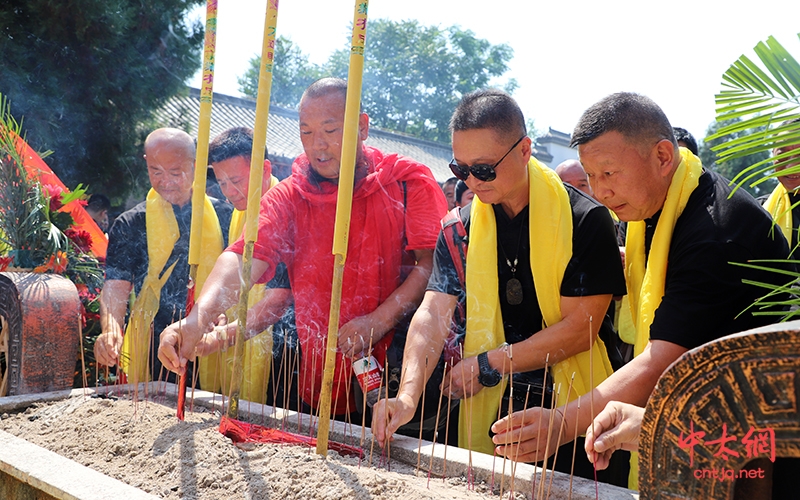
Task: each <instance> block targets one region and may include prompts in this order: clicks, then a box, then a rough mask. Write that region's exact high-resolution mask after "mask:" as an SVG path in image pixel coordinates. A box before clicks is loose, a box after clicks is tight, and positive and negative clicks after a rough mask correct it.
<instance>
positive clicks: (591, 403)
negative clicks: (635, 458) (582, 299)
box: [589, 316, 600, 500]
mask: <svg viewBox="0 0 800 500" xmlns="http://www.w3.org/2000/svg"><path fill="white" fill-rule="evenodd" d="M592 341H593V339H592V317H591V316H589V413H590V414H591V416H592V435H595V433H594V361H593V359H592V358H594V356H593V354H594V353H593V351H594V349H592V345H593V342H592ZM592 466H593V469H594V490H595V497H596V498H597V499H598V500H599V499H600V489H599V487H598V485H597V461H596V460H595V461H593V462H592Z"/></svg>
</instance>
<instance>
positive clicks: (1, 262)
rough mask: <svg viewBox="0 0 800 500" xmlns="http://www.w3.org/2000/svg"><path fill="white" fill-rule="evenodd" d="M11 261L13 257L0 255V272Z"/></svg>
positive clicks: (6, 267)
mask: <svg viewBox="0 0 800 500" xmlns="http://www.w3.org/2000/svg"><path fill="white" fill-rule="evenodd" d="M12 262H14V257H0V272H3V271H5V270H6V269H8V266H10V265H11V263H12Z"/></svg>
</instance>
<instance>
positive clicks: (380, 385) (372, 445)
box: [362, 377, 389, 467]
mask: <svg viewBox="0 0 800 500" xmlns="http://www.w3.org/2000/svg"><path fill="white" fill-rule="evenodd" d="M382 388H383V377H380V378H379V379H378V394H379V395H380V393H381V389H382ZM365 394H366V391H365ZM364 401H366V395H365V396H364ZM365 406H366V404H365ZM385 413H386V419H387V423H386V427H389V423H388V418H389V412H388V411H386V412H385ZM362 429H363V427H362ZM386 440H387V441H388V440H389V436H386ZM374 449H375V436H372V442H371V443H370V445H369V467H372V452H373V450H374ZM381 455H383V452H381Z"/></svg>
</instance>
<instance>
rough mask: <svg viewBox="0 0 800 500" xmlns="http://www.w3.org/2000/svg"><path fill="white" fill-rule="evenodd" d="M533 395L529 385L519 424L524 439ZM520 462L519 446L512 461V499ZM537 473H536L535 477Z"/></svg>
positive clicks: (520, 433)
mask: <svg viewBox="0 0 800 500" xmlns="http://www.w3.org/2000/svg"><path fill="white" fill-rule="evenodd" d="M530 395H531V386H530V384H528V390H527V392H526V393H525V403H524V404H523V405H522V420H521V421H520V423H519V435H520V438H521V437H522V428H523V427H525V414H526V412H527V411H528V397H529V396H530ZM518 460H519V446H517V450H516V451H515V452H514V460H512V461H511V498H514V477H516V474H517V461H518ZM535 475H536V473H535V472H534V476H535Z"/></svg>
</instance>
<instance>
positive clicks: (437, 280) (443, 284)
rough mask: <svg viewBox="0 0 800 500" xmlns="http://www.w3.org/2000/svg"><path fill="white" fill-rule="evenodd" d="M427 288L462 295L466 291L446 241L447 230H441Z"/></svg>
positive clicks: (457, 295)
mask: <svg viewBox="0 0 800 500" xmlns="http://www.w3.org/2000/svg"><path fill="white" fill-rule="evenodd" d="M427 290H430V291H433V292H441V293H446V294H448V295H455V296H456V297H460V296H461V295H462V294H463V293H464V291H463V290H462V288H461V282H460V281H459V279H458V272H457V271H456V268H455V265H454V264H453V258H452V256H451V255H450V250H449V249H448V247H447V242H446V241H445V232H444V231H440V232H439V237H438V239H437V240H436V249H435V250H434V252H433V270H432V272H431V277H430V278H429V279H428V287H427Z"/></svg>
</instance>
